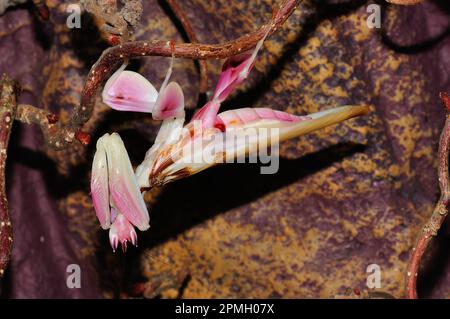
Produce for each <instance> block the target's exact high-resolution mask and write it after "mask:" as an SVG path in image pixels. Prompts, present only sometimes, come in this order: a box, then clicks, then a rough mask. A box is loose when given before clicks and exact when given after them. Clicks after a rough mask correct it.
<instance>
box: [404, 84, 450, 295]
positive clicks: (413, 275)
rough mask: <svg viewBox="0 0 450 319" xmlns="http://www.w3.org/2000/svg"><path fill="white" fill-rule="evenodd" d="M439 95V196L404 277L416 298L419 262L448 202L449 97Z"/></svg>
mask: <svg viewBox="0 0 450 319" xmlns="http://www.w3.org/2000/svg"><path fill="white" fill-rule="evenodd" d="M440 97H441V99H442V101H443V103H444V105H445V107H446V109H447V115H446V120H445V126H444V129H443V130H442V133H441V137H440V140H439V151H438V162H439V167H438V178H439V188H440V190H441V196H440V198H439V201H438V203H437V204H436V206H435V208H434V210H433V213H432V215H431V217H430V219H429V220H428V222H427V223H426V224H425V226H424V227H423V229H422V233H421V235H420V237H419V240H418V241H417V243H416V245H415V247H414V248H413V253H412V256H411V258H410V261H409V264H408V268H407V278H406V292H407V297H408V298H411V299H416V298H417V287H416V286H417V275H418V271H419V266H420V262H421V260H422V257H423V255H424V253H425V251H426V249H427V247H428V245H429V244H430V242H431V239H432V238H433V237H434V236H436V235H437V232H438V231H439V229H440V228H441V225H442V223H443V222H444V220H445V218H446V216H447V214H448V210H447V207H448V204H449V201H450V187H449V175H448V168H449V167H448V156H449V152H450V113H449V112H450V97H449V96H448V94H446V93H441V94H440Z"/></svg>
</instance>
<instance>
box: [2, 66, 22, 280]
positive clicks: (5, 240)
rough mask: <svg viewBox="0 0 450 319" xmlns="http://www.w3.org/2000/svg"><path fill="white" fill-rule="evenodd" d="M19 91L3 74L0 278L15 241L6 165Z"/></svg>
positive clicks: (14, 83)
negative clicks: (10, 215)
mask: <svg viewBox="0 0 450 319" xmlns="http://www.w3.org/2000/svg"><path fill="white" fill-rule="evenodd" d="M17 91H18V88H17V84H16V82H14V81H12V80H11V79H9V78H8V77H7V76H6V75H3V76H2V78H1V79H0V278H2V277H3V275H4V273H5V270H6V268H7V266H8V263H9V259H10V256H11V250H12V241H13V239H12V236H13V235H12V226H11V220H10V218H9V213H8V199H7V197H6V186H5V167H6V156H7V149H8V143H9V136H10V134H11V127H12V123H13V120H14V118H15V115H16V108H17V104H16V95H17Z"/></svg>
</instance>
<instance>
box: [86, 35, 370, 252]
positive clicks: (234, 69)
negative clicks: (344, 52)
mask: <svg viewBox="0 0 450 319" xmlns="http://www.w3.org/2000/svg"><path fill="white" fill-rule="evenodd" d="M266 35H267V34H266ZM265 37H266V36H264V38H263V39H261V41H259V42H258V44H257V46H256V47H255V49H254V51H253V52H252V53H251V54H242V55H239V56H235V57H232V58H230V59H228V60H227V61H226V62H225V63H224V66H223V69H222V73H221V74H220V76H219V80H218V84H217V86H216V89H215V92H214V95H213V97H212V99H211V100H210V101H209V102H207V103H206V104H205V106H203V107H202V108H201V109H200V110H199V111H198V112H197V113H196V114H195V115H194V116H193V118H192V120H191V121H190V122H189V123H187V124H186V125H185V126H183V124H184V121H185V113H184V95H183V91H182V89H181V87H180V86H179V85H178V84H177V83H176V82H170V83H169V78H170V76H171V73H172V67H173V60H174V57H173V56H172V60H171V64H170V67H169V70H168V71H167V74H166V77H165V79H164V82H163V84H162V85H161V88H160V90H159V92H157V91H156V89H155V88H154V86H153V85H152V84H151V83H150V82H149V81H147V80H146V79H145V78H144V77H142V76H141V75H139V74H138V73H135V72H131V71H125V70H124V69H125V67H126V64H124V65H123V66H122V67H121V68H119V70H117V71H116V72H115V73H114V74H113V75H112V76H111V78H110V79H109V80H108V81H107V83H106V84H105V87H104V91H103V94H102V97H103V101H104V102H105V103H106V104H108V105H109V106H110V107H112V108H113V109H116V110H120V111H134V112H146V113H151V114H152V117H153V118H154V119H157V120H162V125H161V128H160V130H159V132H158V135H157V137H156V140H155V143H154V144H153V146H152V147H151V148H150V149H149V150H148V151H147V153H146V155H145V158H144V160H143V162H142V163H141V164H140V165H139V166H138V167H137V168H136V171H135V172H133V169H132V166H131V163H130V159H129V157H128V154H127V152H126V149H125V146H124V145H123V142H122V140H121V139H120V136H119V135H118V134H117V133H113V134H111V135H109V134H105V135H104V136H102V137H101V138H100V139H99V140H98V142H97V151H96V154H95V156H94V160H93V165H92V178H91V193H92V198H93V204H94V208H95V211H96V214H97V217H98V219H99V221H100V224H101V226H102V228H104V229H109V230H110V242H111V246H112V248H113V250H114V251H115V250H116V249H117V247H118V244H119V243H120V244H121V245H122V249H123V250H124V251H125V250H126V247H127V242H131V243H132V244H134V245H136V243H137V236H136V232H135V230H134V227H137V228H138V229H139V230H141V231H145V230H147V229H148V228H149V227H150V225H149V221H150V219H149V214H148V211H147V207H146V205H145V203H144V201H143V197H142V195H143V194H141V190H142V191H143V192H145V191H146V190H147V189H149V188H151V187H155V186H161V185H164V184H166V183H169V182H171V181H174V180H176V179H179V178H183V177H187V176H190V175H193V174H195V173H198V172H200V171H202V170H204V169H206V168H208V167H211V166H213V165H216V164H218V163H223V162H224V158H230V157H237V156H245V155H249V154H251V153H252V152H253V151H254V150H255V149H258V147H266V148H267V147H268V146H270V145H271V143H279V142H282V141H285V140H287V139H291V138H294V137H297V136H301V135H304V134H307V133H309V132H312V131H315V130H318V129H320V128H323V127H326V126H329V125H332V124H336V123H339V122H342V121H344V120H346V119H349V118H352V117H355V116H359V115H362V114H365V113H367V111H368V108H367V107H366V106H343V107H338V108H333V109H329V110H326V111H322V112H318V113H314V114H311V115H309V116H296V115H292V114H289V113H286V112H281V111H276V110H272V109H269V108H244V109H236V110H229V111H225V112H222V113H219V109H220V105H221V103H222V102H223V101H224V100H225V99H226V98H227V96H228V95H229V94H230V93H231V92H232V91H233V89H234V88H235V87H236V86H237V85H239V84H240V83H242V82H243V81H244V80H245V79H246V78H247V76H248V74H249V72H250V70H251V69H252V67H253V65H254V61H255V58H256V56H257V53H258V51H259V50H260V48H261V47H262V45H263V42H264V39H265ZM261 129H267V131H266V132H267V134H266V135H265V136H264V137H262V136H261V134H260V130H261ZM242 136H244V137H245V138H241V137H242ZM274 137H275V138H274ZM231 140H233V141H234V143H227V142H228V141H231ZM224 145H225V146H224ZM230 145H231V146H230ZM192 156H193V157H195V158H199V159H200V160H192ZM206 157H208V158H209V160H204V159H205V158H206ZM133 226H134V227H133Z"/></svg>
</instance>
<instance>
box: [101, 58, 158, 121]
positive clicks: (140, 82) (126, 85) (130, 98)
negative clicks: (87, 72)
mask: <svg viewBox="0 0 450 319" xmlns="http://www.w3.org/2000/svg"><path fill="white" fill-rule="evenodd" d="M124 67H125V65H124V66H122V67H121V68H120V69H119V70H117V71H116V72H115V73H114V74H113V75H112V76H111V77H110V78H109V80H108V81H107V82H106V84H105V87H104V89H103V92H102V99H103V102H104V103H105V104H107V105H109V106H110V107H111V108H113V109H115V110H118V111H133V112H145V113H150V112H152V110H153V106H154V104H155V102H156V100H157V98H158V92H157V91H156V89H155V87H154V86H153V85H152V84H151V83H150V82H149V81H148V80H147V79H145V78H144V77H143V76H142V75H140V74H139V73H136V72H132V71H124V70H123V69H124Z"/></svg>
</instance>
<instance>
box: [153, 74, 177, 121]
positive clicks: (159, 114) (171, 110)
mask: <svg viewBox="0 0 450 319" xmlns="http://www.w3.org/2000/svg"><path fill="white" fill-rule="evenodd" d="M152 116H153V118H154V119H156V120H165V119H174V118H181V117H182V118H184V94H183V90H182V89H181V87H180V86H179V85H178V83H176V82H170V83H169V84H168V85H167V86H166V87H164V88H163V90H162V91H161V92H160V94H159V96H158V100H157V101H156V104H155V107H154V108H153V112H152Z"/></svg>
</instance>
